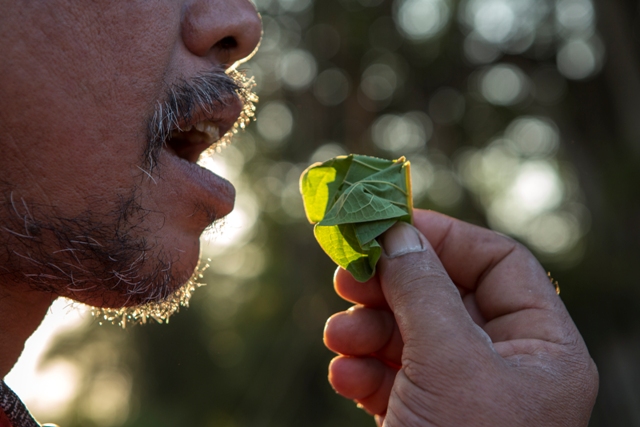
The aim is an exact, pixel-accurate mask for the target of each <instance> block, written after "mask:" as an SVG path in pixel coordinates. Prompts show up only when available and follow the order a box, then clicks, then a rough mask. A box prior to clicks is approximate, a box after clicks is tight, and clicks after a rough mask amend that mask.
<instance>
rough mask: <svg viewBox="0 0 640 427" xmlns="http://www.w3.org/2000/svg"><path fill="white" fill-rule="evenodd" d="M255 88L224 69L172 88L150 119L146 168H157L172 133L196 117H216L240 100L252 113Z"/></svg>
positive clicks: (169, 88)
mask: <svg viewBox="0 0 640 427" xmlns="http://www.w3.org/2000/svg"><path fill="white" fill-rule="evenodd" d="M252 87H253V82H252V81H248V80H247V79H245V78H244V75H243V74H242V73H240V72H237V71H233V72H229V73H226V72H225V71H224V70H222V69H216V70H212V71H208V72H204V73H202V74H199V75H197V76H196V77H193V78H191V79H189V80H181V81H178V82H176V83H173V84H172V85H170V86H169V87H168V88H167V90H166V92H165V95H164V97H163V99H162V100H160V101H158V102H157V103H156V107H155V111H154V113H153V116H152V117H151V118H150V119H149V120H148V125H147V146H146V148H145V151H144V164H145V166H146V168H147V169H148V170H149V171H151V170H153V169H154V167H155V166H156V165H157V163H158V157H159V155H160V152H161V150H162V148H163V147H164V145H165V144H166V143H167V141H168V140H169V138H170V136H171V131H173V130H176V129H178V130H179V129H180V126H181V124H182V125H184V124H185V123H189V122H192V121H193V120H194V117H195V116H196V115H197V116H198V117H197V119H198V120H206V119H210V118H213V117H214V115H215V113H216V111H219V110H220V109H222V108H224V107H225V106H228V105H229V103H230V102H231V101H232V100H234V99H235V98H240V99H241V100H242V101H243V103H244V104H245V106H246V104H247V103H251V108H250V110H251V109H255V108H254V107H253V105H252V101H257V97H255V95H254V94H253V93H252V92H251V88H252ZM254 98H255V99H254ZM243 110H247V108H244V109H243ZM251 116H253V114H252V115H251ZM242 127H244V126H242Z"/></svg>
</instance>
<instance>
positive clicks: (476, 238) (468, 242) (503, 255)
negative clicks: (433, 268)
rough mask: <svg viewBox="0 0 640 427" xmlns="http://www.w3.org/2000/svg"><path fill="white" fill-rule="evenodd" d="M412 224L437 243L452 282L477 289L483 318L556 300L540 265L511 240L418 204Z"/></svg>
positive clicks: (555, 301)
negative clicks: (428, 209)
mask: <svg viewBox="0 0 640 427" xmlns="http://www.w3.org/2000/svg"><path fill="white" fill-rule="evenodd" d="M414 223H415V226H416V228H418V229H419V230H420V231H421V232H423V233H424V235H425V237H427V239H428V240H429V242H430V243H431V245H432V246H433V248H435V251H436V253H437V255H438V257H439V258H440V260H441V262H442V265H443V266H444V267H445V269H446V271H447V272H448V274H449V275H450V277H451V279H452V280H453V282H454V283H456V284H457V285H458V286H460V287H462V288H464V289H466V290H468V291H471V292H475V293H476V300H477V303H478V307H479V308H480V310H481V312H482V314H483V316H484V317H485V318H486V319H487V320H491V319H493V318H495V317H498V316H501V315H504V314H507V313H513V312H515V311H518V310H521V309H523V308H531V307H539V308H543V307H545V306H551V305H554V304H556V303H557V300H558V298H557V296H556V294H555V291H554V289H553V286H551V285H549V284H548V282H549V279H548V277H547V274H546V272H545V271H544V269H543V268H542V267H541V266H540V264H539V263H538V261H537V260H536V259H535V257H534V256H533V255H532V254H531V253H530V252H529V251H527V250H526V249H525V248H524V247H523V246H521V245H519V244H518V243H517V242H515V241H514V240H512V239H509V238H507V237H504V236H502V235H500V234H498V233H495V232H493V231H491V230H487V229H485V228H482V227H478V226H475V225H472V224H468V223H465V222H463V221H458V220H456V219H453V218H450V217H448V216H445V215H441V214H438V213H435V212H431V211H422V210H417V209H416V210H415V211H414Z"/></svg>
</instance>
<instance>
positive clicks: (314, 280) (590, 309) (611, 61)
mask: <svg viewBox="0 0 640 427" xmlns="http://www.w3.org/2000/svg"><path fill="white" fill-rule="evenodd" d="M256 2H257V7H258V9H259V10H260V12H261V14H262V17H263V23H264V38H263V40H262V47H261V49H260V51H259V53H258V54H257V55H256V56H255V58H254V59H253V60H252V61H250V62H249V63H247V64H245V65H244V66H243V67H244V68H245V69H246V72H247V73H248V74H249V75H252V76H254V77H255V80H256V82H257V91H258V94H259V96H260V98H261V101H260V103H259V107H258V112H257V117H258V120H257V122H256V123H254V124H252V125H251V126H250V127H249V130H248V131H246V132H244V133H242V134H241V135H239V137H238V138H237V139H236V142H235V143H234V144H233V145H231V146H230V147H227V148H225V149H224V150H223V151H222V152H221V153H219V154H215V155H214V156H212V157H210V158H206V159H203V160H202V165H203V166H205V167H207V168H211V169H212V170H214V171H216V172H218V173H220V174H221V175H223V176H225V177H227V178H229V179H230V180H231V181H232V182H233V183H234V184H235V186H236V188H237V190H238V200H237V207H236V210H235V211H234V212H233V213H232V214H231V215H230V216H229V217H228V218H227V220H226V223H225V226H224V227H222V228H221V229H220V230H218V229H216V230H212V231H211V232H207V234H206V235H205V236H204V237H203V248H204V258H210V259H211V260H210V262H209V264H210V268H209V269H208V270H207V271H206V272H205V275H204V279H203V282H204V283H206V284H207V286H204V287H202V288H201V289H199V290H198V291H197V292H196V293H195V295H194V297H193V299H192V303H191V307H190V308H189V309H183V310H182V311H181V312H180V313H179V314H178V315H176V316H174V317H172V318H171V322H170V323H169V324H168V325H157V324H151V325H147V326H144V327H141V326H134V327H128V328H127V329H126V330H124V331H123V330H121V329H120V328H119V327H116V326H112V325H103V326H100V325H98V323H97V322H96V321H95V320H94V319H92V317H91V316H90V314H88V313H87V312H86V311H83V310H84V309H83V308H82V307H76V306H74V305H72V304H70V303H69V302H67V301H64V300H60V301H58V302H57V303H56V305H55V306H54V308H53V309H52V310H51V313H50V314H49V316H48V318H47V321H46V322H45V323H44V324H43V326H42V328H41V329H40V330H39V331H38V332H37V334H36V335H35V336H34V338H33V339H32V340H30V342H29V344H28V345H29V347H28V349H27V351H26V352H25V357H23V358H22V359H21V361H20V363H19V365H18V366H17V367H16V368H15V369H14V371H13V372H12V373H11V374H10V375H9V377H7V382H8V384H9V385H11V386H13V388H14V389H15V390H16V391H17V392H18V393H19V394H21V395H22V396H23V397H24V398H25V400H26V402H27V403H28V405H30V407H31V408H32V410H33V412H34V413H35V414H36V416H37V417H39V418H40V419H41V420H42V421H47V422H57V423H59V424H60V425H61V426H62V427H80V426H82V427H116V426H126V427H129V426H131V427H133V426H135V427H145V426H153V427H165V426H166V427H175V426H187V425H188V426H194V427H214V426H215V427H259V426H260V427H262V426H264V427H267V426H283V427H289V426H308V427H315V426H318V427H320V426H326V427H328V426H332V427H336V426H338V427H342V426H349V427H358V426H373V421H372V420H371V419H370V417H369V416H367V415H366V414H365V413H364V412H363V411H361V410H360V409H357V408H356V406H355V405H354V404H353V403H351V402H348V401H345V400H343V399H342V398H340V397H338V396H337V395H336V394H335V393H334V392H333V391H332V390H331V388H330V386H329V385H328V383H327V380H326V376H327V364H328V362H329V360H330V359H331V358H332V355H331V353H330V352H329V351H327V350H326V349H325V348H324V346H323V345H322V339H321V337H322V329H323V325H324V322H325V320H326V318H327V317H328V316H329V315H330V314H332V313H333V312H336V311H339V310H344V309H346V308H347V307H348V306H349V305H348V304H347V303H345V302H344V301H341V300H340V299H339V298H338V297H337V296H336V295H335V294H334V293H333V289H332V283H331V282H332V275H333V271H334V266H333V264H332V263H331V261H330V260H329V259H328V258H327V257H326V256H325V255H324V254H323V253H322V252H321V250H320V248H319V246H318V245H317V244H316V243H315V240H314V238H313V234H312V227H311V226H310V225H309V224H307V223H306V220H305V217H304V213H303V210H302V204H301V199H300V196H299V193H298V178H299V175H300V173H301V172H302V170H303V169H304V168H306V167H307V166H308V165H309V164H310V163H311V162H316V161H323V160H326V159H328V158H330V157H333V156H336V155H340V154H346V153H351V152H354V153H360V154H368V155H375V156H383V157H387V158H397V157H399V156H401V155H404V156H406V157H408V158H409V159H410V160H411V162H412V164H413V167H412V173H413V174H414V175H413V183H414V197H415V204H416V206H418V207H423V208H429V209H435V210H438V211H441V212H444V213H446V214H449V215H453V216H455V217H457V218H461V219H463V220H465V221H470V222H473V223H476V224H480V225H483V226H487V227H490V228H492V229H495V230H498V231H500V232H503V233H506V234H509V235H511V236H513V237H514V238H516V239H518V240H520V241H521V242H523V243H524V244H525V245H527V246H528V247H529V248H530V249H531V250H532V251H533V252H534V253H535V254H536V255H537V256H538V258H539V259H540V260H541V262H542V263H543V265H544V266H545V268H546V269H547V270H549V271H550V272H551V274H552V276H553V277H554V278H555V279H557V280H558V281H559V282H560V285H561V287H562V294H561V297H562V299H563V300H564V302H565V303H566V305H567V306H568V308H569V311H570V312H571V314H572V316H573V318H574V319H575V322H576V323H577V325H578V327H579V329H580V330H581V332H582V334H583V335H584V337H585V340H586V341H587V344H588V346H589V349H590V351H591V354H592V356H593V357H594V359H595V360H596V363H597V365H598V367H599V370H600V375H601V387H600V395H599V398H598V402H597V405H596V407H595V410H594V414H593V419H592V422H591V424H590V425H591V426H594V427H595V426H608V427H610V426H640V316H639V315H638V314H639V313H640V298H639V296H640V287H639V286H638V283H637V282H638V266H639V265H640V245H639V242H640V188H639V187H640V186H639V184H640V168H639V167H638V164H639V162H638V159H639V156H640V66H639V63H638V53H639V52H640V32H639V30H640V21H639V19H640V9H639V6H640V4H639V2H638V1H636V0H462V1H454V0H322V1H314V0H256ZM636 263H638V264H636Z"/></svg>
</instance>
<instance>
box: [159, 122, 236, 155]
mask: <svg viewBox="0 0 640 427" xmlns="http://www.w3.org/2000/svg"><path fill="white" fill-rule="evenodd" d="M220 127H221V126H220V125H219V124H216V123H214V122H211V121H209V120H203V121H199V122H197V123H195V124H193V125H188V126H187V127H185V128H183V129H174V130H172V131H171V134H170V136H169V139H168V141H167V143H166V148H167V149H168V150H169V151H170V152H172V153H173V154H175V155H176V156H178V157H180V158H181V159H184V160H186V161H188V162H191V163H195V162H197V161H198V158H200V155H201V154H202V153H203V152H204V151H206V150H207V149H209V148H212V147H215V146H216V145H217V144H218V143H219V142H220V139H221V136H222V135H224V134H225V133H226V132H222V131H221V129H220ZM225 127H226V128H227V129H228V128H229V127H230V126H228V125H227V126H225Z"/></svg>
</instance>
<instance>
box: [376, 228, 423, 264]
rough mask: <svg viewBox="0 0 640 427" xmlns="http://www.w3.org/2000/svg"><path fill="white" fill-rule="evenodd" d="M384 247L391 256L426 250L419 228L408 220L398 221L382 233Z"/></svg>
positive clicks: (388, 255)
mask: <svg viewBox="0 0 640 427" xmlns="http://www.w3.org/2000/svg"><path fill="white" fill-rule="evenodd" d="M382 247H383V248H384V252H385V254H387V257H389V258H395V257H399V256H402V255H404V254H408V253H412V252H422V251H423V250H424V247H423V246H422V240H421V239H420V235H419V234H418V230H416V229H415V228H414V227H413V226H411V225H409V224H407V223H406V222H398V223H397V224H396V225H394V226H393V227H391V229H389V231H387V232H386V233H384V234H383V235H382Z"/></svg>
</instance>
